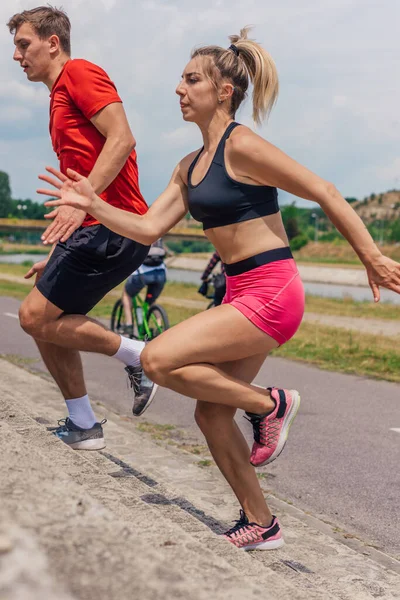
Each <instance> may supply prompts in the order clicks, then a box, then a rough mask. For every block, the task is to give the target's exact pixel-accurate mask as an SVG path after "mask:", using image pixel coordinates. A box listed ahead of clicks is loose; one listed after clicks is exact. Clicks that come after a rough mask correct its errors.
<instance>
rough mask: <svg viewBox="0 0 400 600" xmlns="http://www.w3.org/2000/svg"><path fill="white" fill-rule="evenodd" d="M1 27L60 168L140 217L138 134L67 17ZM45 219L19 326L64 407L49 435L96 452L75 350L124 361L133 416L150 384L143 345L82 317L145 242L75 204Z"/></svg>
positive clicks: (136, 262)
mask: <svg viewBox="0 0 400 600" xmlns="http://www.w3.org/2000/svg"><path fill="white" fill-rule="evenodd" d="M8 27H9V30H10V32H11V33H12V34H14V44H15V52H14V60H16V61H18V62H19V63H20V65H21V67H22V68H23V70H24V72H25V73H26V76H27V78H28V80H29V81H40V82H43V83H44V84H45V85H46V86H47V87H48V88H49V90H50V135H51V140H52V144H53V148H54V151H55V152H56V154H57V157H58V159H59V161H60V170H61V171H62V172H64V173H65V172H66V169H67V168H68V167H71V168H73V169H75V170H77V171H79V172H80V173H82V174H83V175H85V176H87V177H88V178H89V180H90V181H91V183H92V185H93V187H94V188H95V190H96V192H97V193H98V194H100V196H101V197H102V198H103V200H104V201H105V202H108V203H110V204H112V205H114V206H116V207H119V208H121V209H123V210H126V211H128V212H134V213H138V214H144V213H145V212H146V211H147V205H146V202H145V201H144V199H143V197H142V195H141V193H140V189H139V182H138V169H137V163H136V152H135V149H134V148H135V139H134V137H133V135H132V133H131V130H130V127H129V124H128V121H127V118H126V115H125V112H124V109H123V106H122V101H121V99H120V97H119V95H118V92H117V90H116V88H115V85H114V84H113V82H112V81H111V80H110V79H109V77H108V76H107V74H106V73H105V72H104V71H103V69H101V68H100V67H98V66H96V65H94V64H92V63H90V62H88V61H86V60H82V59H71V56H70V54H71V48H70V28H71V25H70V21H69V19H68V17H67V15H66V14H65V13H64V12H63V11H60V10H57V9H55V8H52V7H50V6H48V7H43V6H42V7H38V8H34V9H32V10H28V11H23V12H22V13H19V14H16V15H14V16H13V17H12V18H11V19H10V21H9V22H8ZM49 216H50V217H51V218H52V219H53V221H52V223H51V225H50V226H49V227H48V228H47V229H46V231H45V233H44V234H43V237H42V239H43V241H44V243H45V244H47V243H52V244H54V246H53V250H52V252H51V253H50V258H49V259H48V260H47V261H42V262H41V263H37V264H36V265H34V266H33V267H32V269H31V270H30V271H29V272H28V273H27V275H26V277H31V276H32V275H34V274H36V285H35V287H34V288H33V289H32V291H31V292H30V293H29V294H28V296H27V297H26V299H25V300H24V302H23V303H22V305H21V308H20V323H21V326H22V328H23V329H24V330H25V331H26V332H27V333H29V334H30V335H31V336H32V337H33V338H34V339H35V341H36V343H37V345H38V348H39V350H40V353H41V355H42V358H43V360H44V362H45V364H46V366H47V368H48V369H49V371H50V373H51V375H52V376H53V378H54V379H55V381H56V383H57V384H58V386H59V388H60V390H61V392H62V394H63V396H64V398H65V401H66V404H67V407H68V411H69V416H68V417H67V419H65V423H64V424H63V425H61V426H60V427H59V428H58V429H57V431H56V435H58V437H60V438H61V439H62V440H63V441H64V442H66V443H67V444H69V445H70V446H71V447H73V448H75V449H100V448H103V447H104V446H105V443H104V435H103V428H102V423H98V422H97V421H96V418H95V416H94V413H93V410H92V408H91V405H90V401H89V397H88V394H87V390H86V386H85V381H84V377H83V369H82V362H81V357H80V354H79V351H86V352H98V353H102V354H106V355H108V356H114V357H115V358H117V359H118V360H120V361H121V362H123V363H124V364H125V365H126V371H127V372H128V376H129V380H130V382H131V384H132V387H133V390H134V395H135V403H134V406H133V413H134V414H136V415H138V414H140V411H141V408H140V407H141V406H142V404H143V400H144V399H146V400H148V399H150V400H151V399H152V397H153V396H154V393H155V388H156V386H154V385H153V383H152V382H150V381H149V380H148V379H147V378H146V377H145V375H144V373H143V371H142V369H141V366H140V352H141V350H142V348H143V342H137V341H134V340H130V339H128V338H123V337H121V336H119V335H117V334H115V333H113V332H111V331H109V330H107V329H106V328H104V327H103V326H102V325H101V324H100V323H97V322H96V321H93V320H92V319H89V318H88V317H86V316H85V315H86V314H87V313H88V312H89V311H90V310H91V309H92V308H93V307H94V306H95V304H97V303H98V302H99V300H101V299H102V298H103V297H104V296H105V295H106V294H107V292H109V291H110V290H111V289H113V288H114V287H115V286H117V285H118V284H120V283H121V282H122V281H123V280H124V279H126V278H127V277H128V276H129V275H130V274H131V273H132V272H133V271H135V270H136V269H137V268H138V267H139V266H140V265H141V264H142V262H143V260H144V259H145V257H146V256H147V252H148V247H147V246H144V245H142V244H138V243H136V242H134V241H132V240H130V239H127V238H124V237H122V236H119V235H117V234H115V233H113V232H111V231H110V230H109V229H107V228H106V227H104V226H103V225H100V224H99V223H98V222H97V221H96V220H95V219H93V217H91V216H90V215H88V214H86V213H84V212H83V211H81V210H75V209H72V210H71V209H70V208H69V207H60V208H57V209H56V210H55V211H53V212H52V213H51V214H50V215H49ZM147 404H148V402H147Z"/></svg>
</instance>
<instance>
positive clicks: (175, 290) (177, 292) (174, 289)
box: [160, 273, 203, 304]
mask: <svg viewBox="0 0 400 600" xmlns="http://www.w3.org/2000/svg"><path fill="white" fill-rule="evenodd" d="M200 275H201V273H199V285H193V284H192V283H181V282H179V281H167V283H166V285H165V288H164V289H163V293H162V295H161V296H160V303H161V304H162V297H163V295H165V296H171V298H182V299H185V300H201V299H202V298H203V296H201V294H199V293H198V292H197V290H198V289H199V287H200V283H201V280H200Z"/></svg>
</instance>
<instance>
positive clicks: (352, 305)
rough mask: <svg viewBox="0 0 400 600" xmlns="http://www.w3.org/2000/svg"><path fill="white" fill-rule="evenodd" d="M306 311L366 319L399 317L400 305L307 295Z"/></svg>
mask: <svg viewBox="0 0 400 600" xmlns="http://www.w3.org/2000/svg"><path fill="white" fill-rule="evenodd" d="M306 311H307V312H314V313H319V314H324V315H338V316H343V317H344V316H346V317H355V318H364V319H389V320H390V319H399V318H400V307H399V306H398V305H396V304H390V303H388V302H382V303H379V302H378V303H377V304H375V303H374V302H372V301H371V302H369V301H368V300H365V301H363V302H357V301H356V300H353V298H350V297H346V298H343V299H341V298H324V297H322V296H311V295H308V294H307V296H306Z"/></svg>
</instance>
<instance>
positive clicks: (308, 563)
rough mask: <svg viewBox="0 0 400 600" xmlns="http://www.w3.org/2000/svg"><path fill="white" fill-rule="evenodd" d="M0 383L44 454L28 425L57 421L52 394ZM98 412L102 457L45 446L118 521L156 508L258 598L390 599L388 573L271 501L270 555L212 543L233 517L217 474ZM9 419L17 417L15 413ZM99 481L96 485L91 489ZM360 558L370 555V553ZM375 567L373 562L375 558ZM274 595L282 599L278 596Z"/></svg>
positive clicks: (2, 376) (18, 373)
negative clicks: (274, 533)
mask: <svg viewBox="0 0 400 600" xmlns="http://www.w3.org/2000/svg"><path fill="white" fill-rule="evenodd" d="M0 380H1V381H2V386H3V388H4V386H5V387H6V388H7V386H8V389H9V390H16V391H15V392H14V396H13V397H12V394H10V393H9V394H8V402H11V404H9V407H10V408H12V406H17V407H18V410H23V411H26V415H30V417H31V419H36V424H35V423H33V422H32V420H30V427H32V425H33V427H34V428H36V429H37V430H38V431H39V430H40V435H39V434H38V431H35V433H34V435H33V436H32V443H36V444H37V443H38V440H39V439H42V441H41V442H40V443H43V444H44V445H43V449H45V448H46V447H47V445H48V443H50V442H49V439H50V438H52V436H49V435H48V433H47V432H46V430H45V429H44V427H43V426H42V428H40V427H39V426H38V425H37V422H38V421H39V422H42V423H44V421H45V420H46V421H47V422H48V423H51V424H54V423H55V420H56V418H59V417H60V416H62V414H61V413H60V409H61V408H62V404H60V399H59V394H58V393H57V392H56V391H55V390H56V388H55V386H54V385H53V384H51V383H49V382H47V381H44V380H43V379H41V378H39V377H36V376H30V375H29V376H27V374H26V372H24V371H22V370H20V369H18V368H17V367H14V366H12V365H9V364H8V363H4V362H0ZM15 394H16V395H17V397H16V396H15ZM6 412H7V411H6ZM8 412H9V411H8ZM102 412H103V413H104V415H103V416H106V417H107V418H108V419H109V422H108V424H107V425H106V436H107V449H106V450H104V451H102V452H100V453H98V452H90V453H89V452H86V453H85V452H81V453H79V452H72V451H70V450H69V449H67V451H68V452H67V453H66V452H64V449H65V447H64V446H63V445H62V443H61V446H60V444H59V443H58V442H57V440H54V439H51V442H52V444H53V446H54V442H55V443H56V444H57V448H58V447H60V451H59V453H60V454H62V455H63V456H66V457H67V458H66V460H65V461H64V462H63V464H62V468H63V469H64V471H65V472H67V473H68V474H69V475H70V476H71V477H74V479H75V480H76V481H78V482H80V483H81V484H84V485H85V486H86V487H87V489H88V491H89V493H90V495H91V496H92V497H93V498H97V500H98V501H101V502H102V503H103V504H105V505H107V506H108V508H110V509H111V510H113V512H114V513H115V514H118V515H121V518H124V519H128V520H129V519H132V518H135V516H136V518H137V515H139V514H142V512H143V510H144V509H143V506H142V504H143V503H144V504H145V505H146V507H147V509H148V508H149V507H152V508H153V509H154V505H156V508H155V510H156V513H157V514H156V517H155V519H156V520H159V519H160V518H163V519H166V520H168V521H169V522H170V523H173V524H177V523H178V524H179V526H180V528H181V530H183V531H184V532H186V534H188V535H190V536H191V537H192V538H193V539H195V540H196V542H195V543H197V546H198V547H199V548H203V547H207V548H208V549H209V550H212V552H213V554H215V555H216V556H218V557H219V558H220V559H223V560H224V561H226V562H229V564H230V566H231V567H233V568H234V569H236V571H237V572H239V573H241V575H242V578H243V580H246V581H247V582H249V584H251V583H254V584H256V585H257V586H258V589H260V586H262V589H263V590H264V589H268V590H273V586H274V581H275V582H276V585H281V583H282V581H283V582H284V584H285V585H284V587H285V586H286V589H287V593H288V594H289V597H291V598H296V599H300V598H303V597H304V598H309V599H312V598H323V599H324V600H325V599H327V600H328V599H329V598H340V599H343V600H350V599H351V600H353V599H354V600H368V599H370V598H371V599H372V598H376V597H380V598H384V599H386V598H387V599H388V600H389V599H394V598H400V578H399V576H398V574H396V573H394V572H392V570H390V569H387V568H385V567H384V566H383V565H382V564H379V563H378V562H376V561H374V560H371V558H370V557H368V556H365V555H364V554H362V553H360V552H356V551H354V550H352V549H350V548H348V547H347V546H345V545H344V544H342V543H341V542H340V541H338V540H337V539H334V537H332V536H329V535H327V534H326V533H324V532H321V530H320V528H314V527H310V525H309V524H307V519H304V518H302V517H303V516H304V515H302V513H301V512H300V511H297V514H296V510H295V509H293V508H292V507H290V506H289V505H285V503H283V502H279V501H278V500H276V499H274V498H273V497H269V498H268V501H269V502H270V504H273V505H275V506H274V508H276V509H278V510H277V511H276V512H278V514H279V517H280V520H281V523H282V524H283V526H284V533H285V539H286V541H287V545H286V546H285V547H284V548H283V549H281V550H279V551H276V552H253V553H251V554H244V553H243V552H241V551H238V550H237V549H235V548H233V547H231V546H230V545H228V544H227V543H226V542H225V541H223V540H221V539H220V538H218V537H217V536H216V535H215V533H220V532H221V531H223V530H224V529H225V528H226V527H227V523H228V522H229V521H231V520H233V519H235V518H237V514H236V513H237V510H238V509H237V503H236V502H235V499H234V498H233V497H232V493H231V491H230V488H229V487H228V486H227V484H226V482H225V481H224V480H223V479H222V477H221V476H220V475H219V472H218V470H217V469H215V468H210V467H209V468H207V469H201V468H199V466H198V465H199V463H200V458H198V457H195V456H194V455H191V454H189V453H186V452H183V451H182V450H178V449H176V448H173V447H170V446H167V445H166V444H165V443H158V444H156V443H155V442H154V440H152V439H151V438H149V436H148V435H146V434H143V433H142V432H139V431H138V430H137V428H136V423H138V422H140V420H135V421H133V420H132V421H129V422H127V421H126V420H123V419H121V418H119V417H118V416H117V415H113V414H112V413H109V412H107V411H104V410H103V411H102ZM3 415H4V417H5V418H7V419H8V422H9V423H11V421H12V420H13V419H14V423H15V418H16V417H11V418H10V417H9V416H7V415H6V414H5V413H4V411H3ZM19 418H22V419H24V418H25V419H26V418H27V417H26V416H24V415H23V414H22V415H20V416H19ZM14 426H15V425H14ZM18 426H21V425H18ZM22 426H23V424H22ZM53 450H54V448H52V451H53ZM71 452H72V455H73V457H71V456H70V455H71ZM78 457H79V458H78ZM60 460H61V459H60ZM77 461H78V462H77ZM83 462H86V463H90V464H91V466H92V467H95V469H96V471H95V472H93V471H92V472H88V471H87V468H86V467H84V466H83ZM78 463H79V464H78ZM100 475H102V477H103V479H102V480H101V482H100V484H99V481H100V480H99V479H98V478H99V476H100ZM110 475H111V477H110ZM110 479H112V481H113V484H114V485H115V484H117V485H118V491H116V488H113V491H112V492H111V487H110V483H109V480H110ZM151 505H153V506H151ZM127 510H128V513H129V514H128V513H127V512H126V511H127ZM364 551H365V552H370V549H368V548H365V549H364ZM381 558H382V560H381V561H380V562H381V563H382V562H384V558H385V557H384V556H382V557H381ZM387 563H388V565H389V566H390V567H391V568H392V569H393V568H395V567H396V564H395V563H396V561H392V560H390V559H387ZM397 566H399V565H398V564H397ZM279 593H280V596H282V592H281V591H280V592H279ZM290 594H292V595H290ZM293 594H294V595H293ZM247 597H251V596H247Z"/></svg>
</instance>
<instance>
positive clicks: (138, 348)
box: [114, 335, 145, 367]
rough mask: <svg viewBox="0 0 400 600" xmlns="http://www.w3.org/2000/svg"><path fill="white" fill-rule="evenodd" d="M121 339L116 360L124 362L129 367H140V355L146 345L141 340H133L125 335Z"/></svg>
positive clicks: (115, 355)
mask: <svg viewBox="0 0 400 600" xmlns="http://www.w3.org/2000/svg"><path fill="white" fill-rule="evenodd" d="M120 337H121V345H120V347H119V349H118V351H117V352H116V353H115V354H114V358H116V359H117V360H120V361H121V362H123V363H124V365H126V366H127V367H128V366H129V367H138V366H139V365H140V354H141V352H142V350H143V348H144V347H145V343H144V342H141V341H139V340H131V339H130V338H128V337H125V336H123V335H121V336H120Z"/></svg>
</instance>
